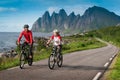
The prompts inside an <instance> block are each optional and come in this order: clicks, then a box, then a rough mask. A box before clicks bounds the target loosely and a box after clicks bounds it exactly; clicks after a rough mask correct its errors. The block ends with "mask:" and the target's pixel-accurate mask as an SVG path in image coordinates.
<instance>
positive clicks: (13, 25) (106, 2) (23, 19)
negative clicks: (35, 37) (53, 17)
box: [0, 0, 120, 32]
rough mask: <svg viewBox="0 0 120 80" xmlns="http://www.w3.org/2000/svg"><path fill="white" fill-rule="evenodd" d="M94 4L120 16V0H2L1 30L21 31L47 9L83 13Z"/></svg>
mask: <svg viewBox="0 0 120 80" xmlns="http://www.w3.org/2000/svg"><path fill="white" fill-rule="evenodd" d="M92 6H100V7H104V8H106V9H108V10H109V11H111V12H114V13H116V14H117V15H119V16H120V0H0V32H20V31H22V30H23V26H24V24H29V25H30V28H31V27H32V25H33V23H34V22H35V21H36V20H37V19H38V18H39V17H41V16H42V15H43V14H44V12H45V11H49V12H50V14H52V12H53V11H55V12H59V10H60V9H62V8H63V9H65V11H66V12H67V14H68V15H69V14H70V13H71V12H72V11H74V12H75V14H80V15H83V14H84V12H85V10H86V9H87V8H89V7H92Z"/></svg>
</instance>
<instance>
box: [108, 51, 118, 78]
mask: <svg viewBox="0 0 120 80" xmlns="http://www.w3.org/2000/svg"><path fill="white" fill-rule="evenodd" d="M106 80H120V53H119V55H118V56H117V58H116V60H115V63H114V64H113V65H112V66H111V70H110V71H109V72H108V73H107V74H106Z"/></svg>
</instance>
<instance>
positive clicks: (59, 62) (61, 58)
mask: <svg viewBox="0 0 120 80" xmlns="http://www.w3.org/2000/svg"><path fill="white" fill-rule="evenodd" d="M62 64H63V55H62V54H59V56H58V58H57V65H58V67H61V66H62Z"/></svg>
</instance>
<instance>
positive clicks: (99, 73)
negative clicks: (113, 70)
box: [93, 72, 102, 80]
mask: <svg viewBox="0 0 120 80" xmlns="http://www.w3.org/2000/svg"><path fill="white" fill-rule="evenodd" d="M101 74H102V73H101V72H98V73H97V74H96V76H95V77H94V78H93V80H98V79H99V77H100V76H101Z"/></svg>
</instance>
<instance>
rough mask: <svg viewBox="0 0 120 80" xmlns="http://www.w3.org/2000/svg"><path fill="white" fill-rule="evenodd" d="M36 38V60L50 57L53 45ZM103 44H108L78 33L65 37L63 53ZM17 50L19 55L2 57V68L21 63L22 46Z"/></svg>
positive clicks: (0, 68) (0, 62)
mask: <svg viewBox="0 0 120 80" xmlns="http://www.w3.org/2000/svg"><path fill="white" fill-rule="evenodd" d="M35 40H36V44H37V45H36V46H35V47H34V61H39V60H42V59H46V58H48V57H49V55H50V53H51V50H52V46H51V47H48V48H46V47H45V43H46V41H47V39H45V38H35ZM51 45H52V44H51ZM103 46H106V44H104V43H101V42H99V41H97V40H96V39H95V38H94V37H93V36H92V35H88V34H86V35H80V34H77V35H72V36H67V37H63V48H62V53H63V54H66V53H70V52H75V51H81V50H87V49H93V48H99V47H103ZM16 51H17V53H18V55H17V56H16V57H15V58H0V70H4V69H7V68H10V67H14V66H18V65H19V53H20V48H19V47H17V48H16Z"/></svg>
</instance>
